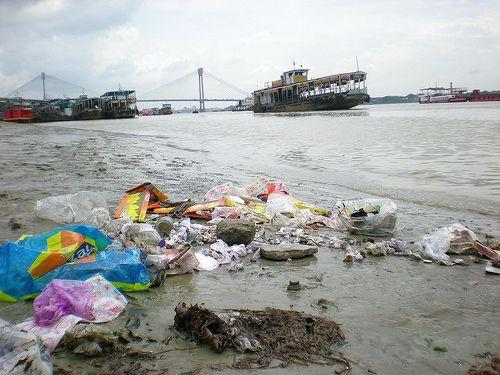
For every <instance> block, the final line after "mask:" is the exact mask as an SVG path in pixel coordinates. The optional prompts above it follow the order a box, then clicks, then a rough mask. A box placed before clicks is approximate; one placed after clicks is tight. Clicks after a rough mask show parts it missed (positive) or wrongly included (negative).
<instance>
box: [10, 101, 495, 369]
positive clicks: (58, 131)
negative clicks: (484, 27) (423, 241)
mask: <svg viewBox="0 0 500 375" xmlns="http://www.w3.org/2000/svg"><path fill="white" fill-rule="evenodd" d="M0 134H1V135H2V136H1V137H0V149H1V150H2V153H1V155H0V167H1V171H2V173H1V176H0V208H1V209H2V212H3V220H2V225H1V227H0V239H11V240H13V239H16V238H17V237H18V236H19V234H20V233H19V232H14V231H11V230H10V229H9V226H8V220H9V218H10V217H19V218H21V219H22V220H23V221H24V222H25V223H26V224H27V228H26V232H29V233H39V232H41V231H43V230H46V229H50V228H53V227H54V226H55V225H54V224H53V223H50V222H47V221H43V220H40V219H37V218H36V217H34V216H33V214H32V211H33V205H34V203H35V201H36V200H37V199H39V198H42V197H45V196H49V195H57V194H64V193H70V192H77V191H80V190H94V191H101V192H103V193H104V194H106V196H107V198H108V203H109V204H110V207H111V210H114V207H116V206H117V204H118V202H119V200H120V198H121V196H122V194H123V191H124V190H125V189H127V188H130V187H133V186H135V185H137V184H138V183H141V182H143V181H151V182H153V183H155V184H156V185H157V186H159V187H160V188H161V190H162V191H164V192H165V193H167V194H168V195H169V196H170V197H171V198H172V199H184V198H194V199H199V198H200V197H202V196H203V194H204V193H205V192H206V191H207V190H208V189H209V188H210V187H212V186H214V185H216V184H219V183H223V182H226V181H231V182H233V183H235V184H242V185H244V184H247V183H250V182H252V181H253V180H255V179H256V178H257V177H259V176H268V177H273V178H279V179H282V180H283V181H285V182H286V184H287V185H288V187H289V189H290V191H291V193H292V194H293V195H295V196H296V197H298V198H301V199H302V200H304V201H307V202H310V203H314V204H316V205H318V206H321V207H333V205H334V204H335V202H336V201H337V200H338V199H354V198H362V197H370V196H380V197H389V198H391V199H393V200H394V201H395V202H396V203H397V205H398V209H399V210H398V224H397V231H396V233H395V235H394V236H395V237H398V238H401V239H405V240H409V241H416V240H418V239H420V238H421V237H422V235H423V234H425V233H429V232H430V231H432V230H433V229H435V228H437V227H440V226H445V225H450V224H452V223H454V222H460V223H462V224H463V225H466V226H467V227H469V228H470V229H472V230H473V231H475V232H476V233H478V235H480V236H481V237H484V235H486V234H488V235H490V236H494V237H495V238H496V239H497V241H498V238H499V237H500V220H499V219H500V163H499V160H500V103H499V102H493V103H454V104H429V105H419V104H401V105H399V104H391V105H373V106H369V105H366V106H359V107H357V108H355V109H352V110H348V111H336V112H318V113H307V114H302V113H291V114H253V113H250V112H238V113H227V112H218V113H199V114H174V115H171V116H156V117H140V118H135V119H128V120H101V121H81V122H61V123H47V124H29V125H20V124H2V125H1V128H0ZM342 257H343V254H342V253H341V252H340V251H330V250H328V249H321V250H320V253H319V255H318V256H317V257H316V258H314V259H312V260H311V259H310V260H303V261H296V262H293V263H291V264H290V263H285V264H275V263H271V262H268V261H265V260H260V261H259V262H257V263H250V262H249V261H247V262H245V269H244V270H243V271H241V272H238V273H234V274H229V273H227V272H225V271H223V270H220V269H218V270H215V271H213V272H209V273H207V272H205V273H197V274H194V275H184V276H179V277H176V278H172V279H169V282H168V283H167V284H166V285H165V286H164V287H162V288H160V289H156V290H150V291H148V292H146V293H135V294H133V295H131V296H132V297H133V298H132V299H131V300H130V302H129V306H128V307H127V310H126V311H125V313H124V314H122V316H120V317H119V318H118V319H117V320H116V321H114V322H112V323H110V324H116V325H119V324H123V322H124V321H126V319H128V318H129V317H130V316H133V317H140V319H141V321H142V322H143V323H145V322H147V323H148V324H149V325H150V326H151V327H153V328H154V334H156V335H166V334H171V332H170V331H169V327H170V326H171V325H172V322H173V320H172V319H173V308H174V307H175V305H176V303H177V302H179V301H180V300H184V301H186V302H192V303H195V302H205V303H206V304H207V306H211V307H216V308H221V307H238V308H247V307H248V308H255V307H265V306H274V307H279V308H293V309H298V310H301V311H306V312H309V313H313V314H323V315H324V316H327V317H329V318H331V319H333V320H335V321H336V322H338V323H341V324H342V327H343V330H344V332H345V334H346V337H347V341H348V344H347V345H346V346H345V347H344V348H343V349H342V350H343V351H344V352H345V353H346V355H347V356H348V357H349V358H350V359H352V360H353V362H354V363H356V364H355V366H354V370H353V373H356V374H358V373H359V374H362V373H366V371H368V369H370V370H371V371H375V372H377V373H379V374H399V373H402V372H407V373H433V374H434V373H443V374H451V373H465V372H466V370H467V368H468V367H469V366H470V364H471V363H473V362H477V361H478V358H477V357H476V355H478V354H481V353H485V352H500V339H499V337H500V336H499V335H498V329H497V328H496V327H498V323H499V319H498V313H497V312H498V309H499V308H500V299H499V297H498V296H499V294H498V290H499V289H498V285H499V284H498V281H499V279H498V276H488V275H485V274H484V271H483V268H484V265H480V264H472V265H470V266H467V267H458V266H455V267H444V266H438V265H435V264H430V265H423V264H420V263H417V262H412V261H409V260H408V259H401V258H394V257H386V258H369V259H367V260H365V261H364V262H363V263H361V264H355V265H346V264H345V263H343V262H342ZM315 275H323V277H322V282H321V283H320V284H321V285H315V286H314V288H310V289H306V290H303V291H301V292H299V293H298V294H293V293H287V292H286V284H287V282H288V280H290V279H293V278H295V279H300V280H301V281H303V282H304V283H306V284H307V283H313V282H311V281H310V280H312V279H313V278H314V276H315ZM318 298H325V299H328V300H330V301H332V304H333V306H334V307H333V308H329V309H328V310H326V311H322V310H321V311H320V310H319V309H318V308H317V307H314V304H313V301H314V300H315V299H318ZM31 314H32V312H31V305H30V303H29V302H19V303H16V304H1V305H0V317H2V318H6V319H7V320H9V321H12V322H17V321H19V320H21V319H24V318H26V317H28V316H30V315H31ZM145 327H146V326H145V325H144V324H143V325H141V327H140V328H139V329H144V330H145V329H146V328H145ZM435 343H438V344H440V345H444V346H446V348H447V351H446V352H436V351H434V350H433V349H432V346H433V344H435ZM174 345H179V347H182V348H183V350H180V351H178V352H176V351H173V352H170V353H166V354H165V355H164V360H162V361H159V362H158V366H160V368H161V366H166V367H167V368H169V369H170V371H171V372H172V373H178V372H182V371H188V370H193V369H197V368H201V367H205V366H209V365H213V364H216V363H220V362H227V361H229V360H231V359H232V356H231V354H223V355H218V354H215V353H212V352H211V351H210V350H208V349H205V348H196V347H195V346H194V345H191V347H189V345H187V344H184V343H183V342H182V340H180V339H179V338H177V339H176V340H174ZM54 361H55V362H56V363H70V364H71V365H72V366H76V367H77V368H78V367H79V366H81V368H86V366H87V362H86V361H85V360H82V359H78V358H74V357H67V356H66V355H64V354H56V355H55V356H54ZM283 371H284V372H283ZM287 371H291V372H296V373H301V372H303V369H302V368H300V367H296V366H295V367H292V368H291V369H288V370H286V371H285V370H280V369H274V370H269V372H271V373H272V372H276V373H285V372H287ZM311 371H312V369H311ZM314 372H316V373H329V370H328V369H327V368H322V367H319V368H314ZM266 373H267V372H266ZM287 373H288V372H287Z"/></svg>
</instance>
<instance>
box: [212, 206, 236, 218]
mask: <svg viewBox="0 0 500 375" xmlns="http://www.w3.org/2000/svg"><path fill="white" fill-rule="evenodd" d="M239 217H240V209H239V208H238V207H215V208H214V210H213V212H212V220H213V219H218V218H223V219H238V218H239Z"/></svg>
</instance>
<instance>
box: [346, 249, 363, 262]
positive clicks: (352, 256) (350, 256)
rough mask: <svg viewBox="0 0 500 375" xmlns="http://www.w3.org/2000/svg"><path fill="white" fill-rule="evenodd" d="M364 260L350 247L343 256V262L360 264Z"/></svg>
mask: <svg viewBox="0 0 500 375" xmlns="http://www.w3.org/2000/svg"><path fill="white" fill-rule="evenodd" d="M363 259H364V256H363V255H362V254H361V253H360V252H359V251H357V250H354V249H352V248H351V247H350V246H349V247H348V248H347V251H346V253H345V256H344V262H353V261H357V262H360V261H362V260H363Z"/></svg>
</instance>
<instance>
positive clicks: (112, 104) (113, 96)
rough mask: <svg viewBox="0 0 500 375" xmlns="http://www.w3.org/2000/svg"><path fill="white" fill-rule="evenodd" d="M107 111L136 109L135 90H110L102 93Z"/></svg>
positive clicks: (104, 107)
mask: <svg viewBox="0 0 500 375" xmlns="http://www.w3.org/2000/svg"><path fill="white" fill-rule="evenodd" d="M101 99H102V101H103V109H104V110H105V111H135V110H136V109H137V104H136V102H137V100H136V96H135V90H118V91H108V92H105V93H104V94H102V95H101Z"/></svg>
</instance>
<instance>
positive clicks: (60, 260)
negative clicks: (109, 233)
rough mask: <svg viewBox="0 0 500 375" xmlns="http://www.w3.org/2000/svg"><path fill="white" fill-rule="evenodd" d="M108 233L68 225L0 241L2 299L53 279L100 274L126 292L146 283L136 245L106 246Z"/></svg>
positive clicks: (33, 291)
mask: <svg viewBox="0 0 500 375" xmlns="http://www.w3.org/2000/svg"><path fill="white" fill-rule="evenodd" d="M110 244H111V241H110V240H109V239H108V238H107V237H106V235H105V234H104V233H102V232H100V231H99V230H98V229H96V228H94V227H90V226H87V225H70V226H64V227H60V228H57V229H55V230H53V231H50V232H47V233H43V234H40V235H36V236H30V237H25V238H22V239H21V240H19V241H17V242H16V243H13V242H10V241H6V242H5V243H4V244H3V245H2V246H0V275H2V280H1V282H0V301H9V302H15V301H17V300H20V299H29V298H34V297H36V296H37V295H38V294H40V292H41V291H42V289H43V287H44V286H45V285H47V284H48V283H49V282H50V281H52V280H53V279H55V278H57V279H70V280H86V279H88V278H89V277H91V276H93V275H94V274H96V273H101V274H102V275H103V276H104V277H105V278H106V279H107V280H109V281H110V282H112V283H113V284H114V285H115V286H116V287H117V288H119V289H122V290H124V291H132V290H143V289H147V288H148V287H149V275H148V272H147V270H146V267H145V266H144V265H143V264H142V263H141V261H140V250H139V249H110V250H106V251H103V250H104V249H105V248H106V247H108V246H109V245H110Z"/></svg>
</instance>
